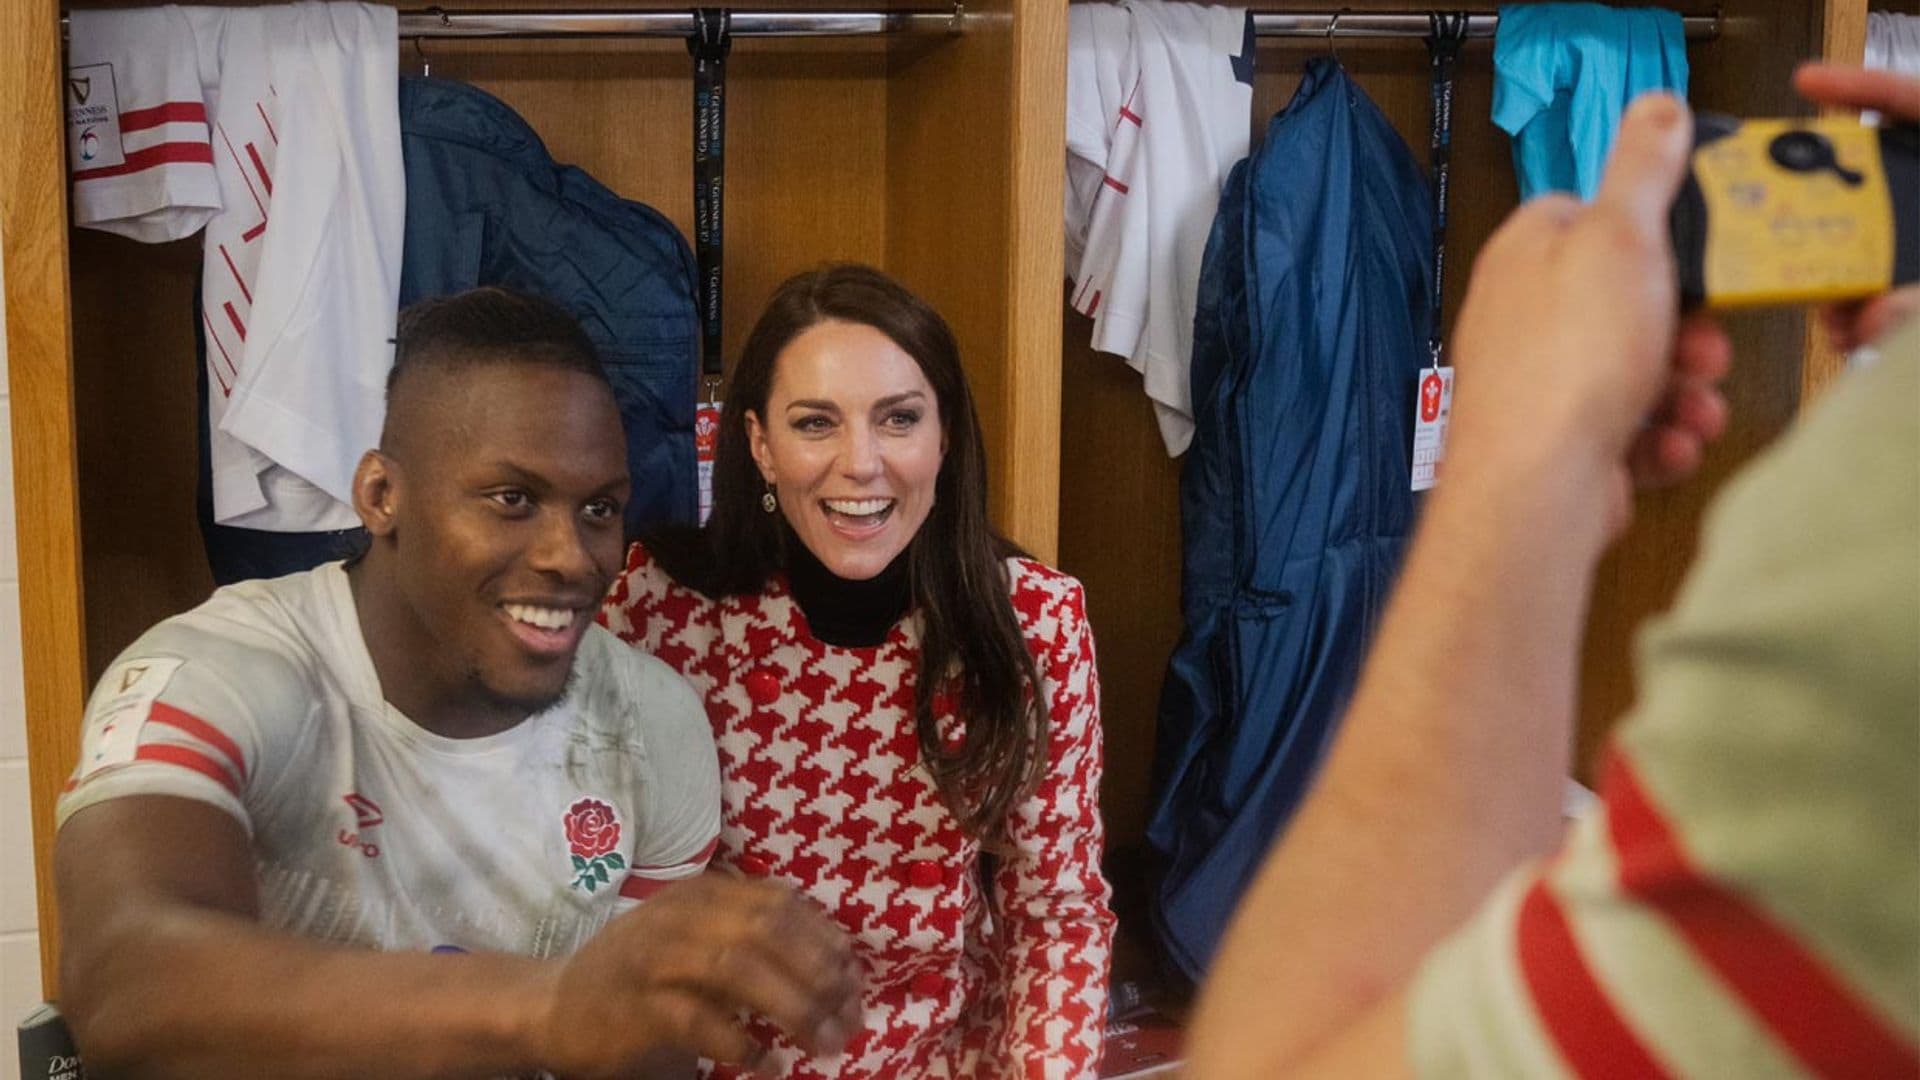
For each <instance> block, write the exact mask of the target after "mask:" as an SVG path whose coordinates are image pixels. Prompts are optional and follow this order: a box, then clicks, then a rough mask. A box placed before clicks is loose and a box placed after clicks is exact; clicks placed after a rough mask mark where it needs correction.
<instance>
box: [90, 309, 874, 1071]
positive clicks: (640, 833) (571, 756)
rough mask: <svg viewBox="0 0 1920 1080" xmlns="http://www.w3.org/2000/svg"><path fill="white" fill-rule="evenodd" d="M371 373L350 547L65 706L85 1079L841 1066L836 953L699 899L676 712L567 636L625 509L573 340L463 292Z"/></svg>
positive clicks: (804, 925)
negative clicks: (696, 1063) (361, 539)
mask: <svg viewBox="0 0 1920 1080" xmlns="http://www.w3.org/2000/svg"><path fill="white" fill-rule="evenodd" d="M397 346H398V348H397V352H396V357H395V362H394V368H393V373H392V375H391V378H390V381H389V385H388V414H387V420H386V427H385V430H384V431H383V433H382V435H381V445H380V448H379V449H378V450H374V451H370V452H368V453H367V454H366V456H365V457H364V458H363V459H362V460H361V462H360V466H359V470H358V473H357V474H356V476H355V478H354V489H353V499H354V507H355V509H356V510H358V511H359V514H360V517H361V519H362V520H363V521H364V522H365V523H366V526H367V529H368V531H369V532H370V533H371V535H372V541H371V547H370V548H369V549H368V550H367V551H366V553H365V554H364V555H363V556H362V557H360V558H359V559H357V560H355V561H353V562H351V563H350V564H348V565H342V564H339V563H332V564H328V565H325V566H321V567H319V568H318V569H315V570H313V571H310V572H308V573H304V574H296V575H293V576H290V577H285V578H279V579H276V580H272V581H260V582H249V583H246V584H242V585H236V586H232V587H229V588H225V589H222V590H220V591H218V592H216V593H215V594H214V595H213V597H212V598H211V599H209V600H208V601H207V602H206V603H205V604H202V605H201V606H200V607H198V608H195V609H194V610H192V611H190V612H187V613H186V614H184V615H180V616H176V617H174V618H170V619H167V620H165V621H164V622H162V623H160V624H159V625H157V626H155V627H154V628H153V629H152V630H150V631H148V632H147V633H146V634H145V635H144V636H142V637H141V638H140V639H139V640H138V641H136V642H135V643H134V644H133V645H132V646H130V647H129V648H128V649H127V650H126V652H125V653H123V654H122V655H121V656H120V657H119V659H117V660H116V661H115V662H114V663H113V664H112V665H111V666H109V667H108V668H107V671H106V674H105V675H104V676H103V677H102V678H101V680H100V683H99V685H98V686H97V687H96V688H95V690H94V694H93V697H92V700H91V702H90V703H89V706H88V713H87V720H86V727H85V734H84V737H83V743H82V749H81V759H80V764H79V766H78V768H77V769H76V771H75V773H74V775H73V779H72V781H71V782H70V783H69V784H68V785H67V789H66V791H65V793H64V794H63V795H62V796H61V799H60V803H59V808H58V814H59V817H60V820H61V822H62V825H61V827H60V832H59V835H58V842H57V845H56V851H55V857H54V864H55V876H56V880H57V888H58V896H59V910H60V923H61V931H62V934H63V939H62V950H61V956H62V964H61V984H62V997H61V1001H60V1005H61V1008H62V1010H63V1012H64V1013H65V1014H66V1016H67V1018H68V1020H69V1022H70V1023H71V1025H72V1027H73V1029H74V1033H75V1035H76V1038H77V1041H78V1044H79V1047H80V1050H81V1053H82V1055H83V1056H84V1058H85V1060H86V1063H87V1068H88V1071H89V1072H100V1073H102V1074H110V1075H116V1076H117V1075H130V1076H182V1077H194V1078H208V1077H266V1076H270V1077H275V1078H289V1077H307V1076H369V1077H371V1076H378V1077H384V1078H393V1077H440V1076H499V1075H502V1074H508V1073H515V1074H524V1073H527V1072H532V1071H536V1070H542V1069H550V1070H552V1071H553V1072H556V1073H559V1074H561V1075H563V1076H567V1077H576V1076H577V1077H603V1076H605V1077H611V1076H620V1077H629V1076H634V1075H636V1074H642V1075H651V1073H649V1072H648V1070H650V1069H655V1068H658V1069H661V1070H675V1069H677V1070H678V1071H679V1073H680V1074H681V1075H685V1073H686V1071H687V1070H690V1069H691V1067H692V1064H693V1058H694V1056H695V1055H696V1054H704V1055H706V1056H708V1057H712V1058H718V1059H722V1060H729V1061H746V1060H751V1059H752V1057H753V1055H754V1053H755V1047H754V1046H753V1044H752V1043H751V1042H750V1041H749V1039H748V1037H747V1036H746V1034H745V1033H744V1031H743V1030H742V1029H741V1027H740V1026H739V1025H738V1024H737V1023H736V1022H735V1020H734V1014H735V1011H736V1010H737V1009H750V1010H754V1011H756V1012H758V1013H760V1014H764V1015H765V1016H767V1017H769V1018H770V1019H771V1020H772V1021H773V1022H775V1023H777V1024H778V1025H780V1026H781V1027H783V1028H784V1029H785V1030H787V1031H790V1032H792V1033H794V1035H795V1036H796V1037H797V1038H799V1039H801V1040H802V1041H803V1043H805V1044H806V1045H809V1046H813V1047H817V1048H820V1049H825V1050H831V1049H832V1048H834V1047H836V1046H838V1045H839V1044H840V1043H841V1042H843V1041H844V1040H845V1038H846V1035H847V1033H848V1032H849V1031H850V1029H851V1025H852V1024H853V1023H854V1022H855V1019H856V1018H857V1015H858V1014H857V1011H856V1010H855V1006H856V1005H857V983H858V979H857V974H856V972H855V971H854V969H853V968H852V966H851V953H850V950H849V947H848V943H847V942H846V940H845V935H843V934H842V933H841V932H840V931H839V930H838V929H837V928H835V927H834V926H833V925H832V924H831V923H830V922H829V921H828V920H827V919H826V918H825V917H824V915H822V914H821V913H820V912H819V911H818V910H817V909H816V908H814V907H813V905H812V904H810V903H809V902H807V901H805V900H804V899H801V898H800V897H798V896H797V895H796V894H794V893H793V892H792V891H791V890H786V889H781V888H779V887H777V886H775V885H772V884H770V883H767V882H750V881H743V880H740V879H737V878H724V877H717V876H713V875H706V876H702V875H701V874H700V872H701V871H702V870H703V869H704V868H705V865H706V862H707V859H708V855H709V853H710V852H711V850H712V848H713V844H714V841H715V838H716V836H717V833H718V830H719V795H718V780H719V777H718V772H717V769H716V761H715V757H714V752H713V742H712V736H711V734H710V733H709V732H708V731H707V729H706V724H705V721H704V720H703V719H702V717H701V714H700V705H699V701H698V700H697V699H696V698H695V697H694V696H693V694H692V691H691V690H690V689H689V688H688V687H687V686H686V684H685V683H684V682H683V681H682V680H681V679H680V678H679V677H678V676H676V675H674V674H673V673H672V672H671V671H669V670H668V669H667V668H666V667H665V666H664V665H662V664H660V663H659V662H658V661H656V660H653V659H651V658H649V657H646V656H643V655H641V654H640V653H637V652H635V651H634V650H632V649H629V648H626V647H625V646H623V645H621V644H620V643H619V642H617V641H615V640H614V639H613V637H612V635H610V634H607V633H606V632H605V631H604V630H601V629H599V628H598V627H595V626H593V625H592V619H593V615H594V612H595V610H596V609H597V607H598V605H599V603H600V600H601V598H602V596H603V595H604V594H605V592H606V587H607V585H608V583H609V582H610V581H611V580H612V577H613V574H614V572H615V571H616V570H617V569H618V568H619V565H620V559H621V555H622V551H623V543H622V537H621V507H622V502H623V500H624V499H625V498H626V492H627V483H628V481H627V468H626V462H625V457H624V442H623V439H622V436H621V429H620V420H619V416H618V413H617V411H616V408H615V405H614V402H613V397H612V394H611V392H610V391H609V389H608V386H607V382H606V376H605V374H604V373H603V372H602V371H601V370H600V367H599V363H598V361H597V360H596V359H595V357H594V353H593V347H592V345H591V343H589V342H588V341H587V339H586V337H585V336H584V335H583V334H582V333H581V331H580V329H579V327H578V325H577V324H575V323H574V322H573V321H572V319H571V318H569V317H568V316H567V315H566V313H565V312H563V311H561V310H559V309H558V308H555V307H553V306H552V305H550V304H547V303H546V302H544V301H539V300H535V299H533V298H530V297H525V296H520V295H517V294H513V293H509V292H505V291H501V290H476V291H474V292H470V293H463V294H460V295H458V296H454V297H450V298H445V299H442V300H436V301H429V302H427V303H425V304H422V305H417V306H416V307H414V308H411V309H409V310H408V311H407V312H406V313H404V314H403V315H402V317H401V320H400V325H399V333H398V338H397ZM668 885H671V887H670V888H666V887H665V886H668ZM656 893H657V895H655V894H656ZM430 951H431V952H430ZM434 954H442V955H434Z"/></svg>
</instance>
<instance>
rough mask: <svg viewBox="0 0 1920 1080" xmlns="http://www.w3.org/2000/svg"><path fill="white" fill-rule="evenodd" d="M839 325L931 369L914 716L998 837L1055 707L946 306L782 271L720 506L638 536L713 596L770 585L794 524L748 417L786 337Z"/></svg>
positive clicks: (760, 411)
mask: <svg viewBox="0 0 1920 1080" xmlns="http://www.w3.org/2000/svg"><path fill="white" fill-rule="evenodd" d="M830 320H837V321H842V322H850V323H859V324H861V325H865V326H871V327H873V328H874V329H876V330H878V331H880V332H881V333H883V334H885V335H887V337H889V338H891V339H892V340H893V342H894V344H896V345H898V346H900V348H901V349H903V350H904V351H905V352H906V353H907V355H909V356H911V357H913V359H914V360H915V362H917V363H918V364H919V365H920V371H921V373H922V374H924V375H925V376H926V379H927V382H928V383H929V384H930V385H931V386H932V387H933V392H934V398H935V400H936V401H937V402H938V407H939V411H940V427H941V431H942V432H943V433H944V434H945V436H946V441H947V450H946V458H945V460H944V461H943V462H942V463H941V467H940V475H939V478H938V479H937V481H936V482H935V488H934V502H933V508H932V510H931V511H929V513H928V515H927V520H926V521H925V522H924V523H923V524H922V525H921V526H920V531H919V532H918V533H916V534H915V535H914V537H913V540H912V541H911V542H910V543H909V545H908V559H907V565H908V577H909V580H910V583H911V585H910V587H911V589H912V595H913V605H914V608H915V610H916V611H917V612H918V614H919V616H920V622H921V635H920V670H919V671H918V672H917V673H916V678H915V686H914V704H913V711H914V726H915V729H916V732H917V734H918V736H919V740H920V753H921V757H922V758H923V759H924V760H925V761H926V762H927V765H928V767H929V768H930V769H931V771H932V773H933V779H934V782H935V784H936V785H937V786H938V788H939V791H940V794H941V797H942V798H943V799H944V800H945V802H946V804H947V806H948V808H949V809H950V810H951V811H952V812H953V814H954V816H955V817H956V818H958V819H959V821H960V823H961V825H962V826H963V827H964V828H966V829H967V830H968V831H969V832H970V833H972V834H973V835H975V836H977V837H980V838H982V839H983V840H986V841H988V842H989V843H992V842H994V841H997V840H998V839H999V838H1000V837H1001V835H1002V825H1003V824H1004V822H1005V820H1006V817H1007V814H1008V813H1009V812H1010V811H1011V810H1012V808H1013V807H1014V806H1015V805H1016V804H1017V803H1018V802H1019V801H1020V800H1021V799H1022V798H1024V797H1026V795H1028V794H1029V793H1031V792H1032V790H1033V789H1034V788H1035V787H1036V786H1037V785H1038V783H1039V781H1040V777H1041V775H1042V774H1043V773H1044V771H1045V768H1046V761H1047V752H1046V747H1047V712H1046V708H1045V703H1044V701H1043V700H1042V695H1041V692H1040V677H1039V673H1038V671H1037V670H1036V669H1035V667H1034V662H1033V657H1032V655H1031V654H1029V653H1028V651H1027V646H1026V642H1025V640H1024V639H1023V638H1022V636H1021V633H1020V626H1019V623H1018V622H1017V621H1016V619H1015V618H1014V613H1013V604H1012V602H1011V601H1010V600H1009V599H1008V596H1007V585H1008V582H1007V577H1006V566H1005V560H1006V558H1007V557H1008V556H1010V555H1017V554H1019V553H1020V552H1019V549H1018V548H1016V547H1015V546H1014V545H1013V544H1012V543H1010V542H1009V541H1007V540H1006V539H1005V538H1004V537H1002V536H1000V535H999V534H998V533H996V532H994V531H993V527H992V526H991V525H990V524H988V521H987V462H986V447H985V443H984V442H983V440H982V439H981V435H980V421H979V417H978V416H977V415H976V414H975V412H974V407H973V394H972V391H971V390H970V389H969V388H968V386H967V377H966V372H965V370H964V369H963V368H962V367H961V365H960V349H959V346H958V344H957V343H956V342H955V341H954V337H953V331H952V330H951V329H949V328H948V326H947V323H946V320H944V319H942V318H941V317H940V315H939V313H938V312H936V311H934V310H933V308H931V307H930V306H928V305H927V303H926V302H925V301H923V300H921V299H920V298H919V297H917V296H915V295H914V294H913V293H912V292H910V291H908V290H907V289H906V288H905V287H904V286H902V285H901V284H900V283H899V282H897V281H895V280H893V279H892V278H891V277H888V276H887V275H886V274H884V273H882V272H880V271H878V270H875V269H873V268H872V267H867V266H855V265H836V266H828V267H824V268H822V269H819V270H814V271H810V272H808V273H804V274H800V275H798V276H796V277H793V278H790V279H789V280H787V281H786V282H785V283H784V284H782V285H781V286H780V288H779V289H778V290H776V291H775V292H774V294H773V298H772V299H771V300H769V301H768V302H767V308H766V311H765V312H763V313H762V314H761V316H760V321H759V322H758V323H756V324H755V325H754V328H753V332H752V333H751V334H749V335H748V337H747V342H746V346H745V348H744V349H743V350H742V352H741V354H740V360H739V363H737V364H736V365H735V366H734V369H733V374H732V377H731V379H730V381H729V383H728V387H727V393H726V397H725V401H726V407H725V409H724V411H723V412H722V414H721V417H720V433H719V445H718V447H717V448H716V451H715V459H714V469H713V516H712V517H711V518H710V519H709V521H708V523H707V525H706V527H705V528H703V529H700V530H698V531H695V530H690V529H684V528H683V529H678V530H667V531H664V532H661V533H657V534H655V535H652V536H649V537H646V538H644V539H643V542H644V543H645V544H646V546H647V549H648V551H649V552H651V553H652V554H653V555H654V557H655V558H656V559H658V560H659V562H660V564H661V566H662V567H663V568H664V569H665V570H666V571H667V573H668V574H670V575H672V576H673V578H674V579H675V580H677V581H679V582H681V583H682V584H685V585H688V586H690V587H693V588H697V589H699V590H700V591H702V592H704V593H706V594H707V595H709V596H716V597H718V596H738V595H745V594H751V593H756V592H759V591H761V590H762V589H763V588H765V586H766V583H767V580H768V578H769V577H770V576H771V575H772V574H773V573H774V572H776V571H778V570H780V569H781V568H782V567H784V566H785V555H784V551H783V547H784V544H785V534H786V530H785V529H784V528H783V527H782V524H781V523H782V521H783V520H784V519H783V516H782V515H779V514H768V513H766V512H764V511H763V510H762V509H761V508H760V496H761V490H762V488H763V486H764V485H763V483H762V480H761V477H760V472H759V470H758V468H757V467H756V466H755V465H754V461H753V455H752V453H751V452H750V449H749V446H748V442H747V426H746V420H745V417H746V414H747V413H748V412H749V411H751V412H753V413H754V414H755V415H756V416H760V417H763V418H764V417H765V416H766V410H767V395H768V393H769V391H770V390H771V388H772V385H773V378H774V369H775V364H776V361H777V360H778V359H779V356H780V353H781V352H782V351H783V350H784V349H785V348H786V347H787V344H788V343H789V342H791V341H792V340H793V339H794V338H796V337H798V336H799V335H800V334H801V332H803V331H805V330H806V329H808V328H809V327H812V326H814V325H816V324H818V323H821V322H826V321H830ZM943 675H944V676H946V677H945V678H944V679H943V678H942V676H943ZM942 690H946V691H947V692H948V693H949V694H951V695H953V696H954V698H955V703H956V705H957V707H958V710H959V714H960V715H961V716H963V717H965V718H966V720H967V729H966V731H967V737H966V740H965V742H964V743H962V744H961V745H959V746H958V747H957V748H955V749H948V748H947V747H946V745H945V744H944V743H943V742H942V740H941V737H940V733H939V732H938V731H937V730H936V729H935V726H934V710H933V701H934V698H935V696H936V694H938V693H939V692H940V691H942Z"/></svg>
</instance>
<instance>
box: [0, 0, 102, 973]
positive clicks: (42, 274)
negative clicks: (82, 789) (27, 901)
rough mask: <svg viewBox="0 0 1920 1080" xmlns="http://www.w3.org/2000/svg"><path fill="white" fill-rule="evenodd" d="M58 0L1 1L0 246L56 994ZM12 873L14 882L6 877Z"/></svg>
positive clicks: (66, 510) (65, 708) (49, 957)
mask: <svg viewBox="0 0 1920 1080" xmlns="http://www.w3.org/2000/svg"><path fill="white" fill-rule="evenodd" d="M59 14H60V8H59V4H58V3H56V2H55V0H17V2H15V3H8V4H0V41H5V42H6V43H7V54H8V59H7V62H6V63H4V64H0V100H3V101H10V102H12V103H13V105H12V107H11V108H10V109H9V111H8V115H7V116H6V118H5V119H4V120H0V236H4V238H5V239H4V245H5V246H4V253H5V258H6V303H7V320H6V322H7V325H6V332H7V365H8V371H7V386H8V393H9V396H10V404H11V409H12V421H13V447H12V453H13V482H14V489H13V498H14V519H15V523H16V525H15V528H16V531H17V533H18V537H19V566H20V644H21V653H22V655H23V658H24V661H25V670H26V688H25V689H26V709H27V716H26V721H27V724H26V726H27V772H28V781H29V785H30V788H31V792H32V803H33V808H32V809H33V851H34V865H35V873H36V885H37V891H38V898H39V911H40V960H41V963H40V971H41V988H42V991H43V992H44V993H45V995H46V996H47V997H48V998H52V997H54V996H55V994H56V993H57V991H58V972H59V969H60V968H59V950H58V942H59V940H60V920H59V913H58V911H57V910H56V909H55V908H54V903H53V886H52V880H53V879H52V874H51V868H52V865H53V803H54V798H55V796H56V795H57V794H58V792H59V790H60V785H61V784H62V783H63V782H64V781H65V780H66V778H67V775H68V774H69V773H70V772H71V771H72V769H73V763H74V758H75V756H76V755H77V753H78V750H79V739H78V733H79V729H80V711H81V706H82V704H83V702H84V700H85V697H86V693H87V679H86V640H85V631H84V628H83V625H82V621H81V611H82V606H83V585H82V582H81V575H80V522H79V511H78V499H79V495H78V491H77V488H76V478H75V472H74V458H73V450H74V427H73V412H74V409H73V403H74V395H73V371H72V364H71V353H70V345H69V341H68V336H67V327H68V311H67V246H66V228H65V222H66V215H67V209H66V194H67V189H66V176H65V172H64V166H65V160H66V140H65V135H64V132H63V131H62V120H63V118H62V116H61V102H60V93H61V91H60V86H61V77H60V71H59V63H60V49H59V40H60V38H59V32H58V19H59ZM8 872H10V873H12V872H17V869H16V868H9V871H8Z"/></svg>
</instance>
